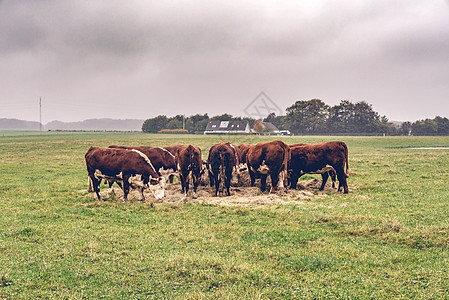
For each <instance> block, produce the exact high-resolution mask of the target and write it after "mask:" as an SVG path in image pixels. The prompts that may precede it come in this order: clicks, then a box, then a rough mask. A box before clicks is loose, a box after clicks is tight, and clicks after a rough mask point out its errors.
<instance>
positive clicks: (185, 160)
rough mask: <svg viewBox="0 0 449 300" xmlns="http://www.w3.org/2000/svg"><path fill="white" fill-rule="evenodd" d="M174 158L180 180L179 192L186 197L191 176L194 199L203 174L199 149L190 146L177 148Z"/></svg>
mask: <svg viewBox="0 0 449 300" xmlns="http://www.w3.org/2000/svg"><path fill="white" fill-rule="evenodd" d="M175 157H176V159H177V165H178V172H179V177H180V179H181V188H182V189H181V191H182V192H183V193H185V196H187V193H188V192H189V177H190V175H191V177H192V181H193V197H194V198H195V197H196V190H197V188H198V185H199V183H200V181H201V175H203V173H204V169H203V161H202V159H201V149H200V148H199V147H196V146H192V145H188V146H182V147H178V148H177V152H176V154H175Z"/></svg>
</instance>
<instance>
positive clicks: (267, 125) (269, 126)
mask: <svg viewBox="0 0 449 300" xmlns="http://www.w3.org/2000/svg"><path fill="white" fill-rule="evenodd" d="M262 123H263V125H265V127H266V128H268V129H269V130H270V131H279V129H278V128H277V127H276V126H274V125H273V123H270V122H262Z"/></svg>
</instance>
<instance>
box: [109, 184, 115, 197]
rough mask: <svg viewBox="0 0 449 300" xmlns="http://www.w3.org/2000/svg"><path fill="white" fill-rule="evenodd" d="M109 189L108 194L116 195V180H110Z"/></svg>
mask: <svg viewBox="0 0 449 300" xmlns="http://www.w3.org/2000/svg"><path fill="white" fill-rule="evenodd" d="M108 183H109V190H108V194H109V195H115V191H114V181H113V180H109V181H108Z"/></svg>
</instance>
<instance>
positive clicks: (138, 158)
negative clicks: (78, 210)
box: [85, 147, 165, 202]
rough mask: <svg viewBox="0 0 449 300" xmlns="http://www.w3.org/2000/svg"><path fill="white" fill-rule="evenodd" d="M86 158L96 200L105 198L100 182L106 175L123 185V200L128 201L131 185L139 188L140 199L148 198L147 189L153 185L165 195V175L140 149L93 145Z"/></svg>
mask: <svg viewBox="0 0 449 300" xmlns="http://www.w3.org/2000/svg"><path fill="white" fill-rule="evenodd" d="M85 160H86V167H87V173H88V176H89V178H90V180H91V182H92V185H93V189H94V193H95V194H94V197H95V199H97V200H102V198H101V195H100V183H101V181H102V180H103V179H106V180H108V181H113V182H114V181H115V182H118V183H119V185H120V186H121V187H122V189H123V202H126V201H127V198H128V193H129V189H130V187H132V188H137V189H139V193H140V200H141V201H144V200H145V196H144V194H143V190H144V189H150V190H151V192H152V193H153V195H154V197H155V198H156V199H161V198H163V197H164V187H165V179H164V178H163V177H160V176H159V175H158V174H157V172H156V169H155V168H154V166H153V165H152V163H151V161H150V160H149V159H148V157H147V156H146V155H145V154H143V153H142V152H140V151H138V150H135V149H133V150H125V149H113V148H95V147H91V148H90V149H89V150H88V151H87V153H86V155H85Z"/></svg>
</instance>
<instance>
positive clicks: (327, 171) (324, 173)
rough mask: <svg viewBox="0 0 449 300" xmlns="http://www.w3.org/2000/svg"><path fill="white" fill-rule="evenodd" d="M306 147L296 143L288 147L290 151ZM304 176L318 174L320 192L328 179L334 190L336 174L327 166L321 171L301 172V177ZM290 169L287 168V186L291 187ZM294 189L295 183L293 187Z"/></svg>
mask: <svg viewBox="0 0 449 300" xmlns="http://www.w3.org/2000/svg"><path fill="white" fill-rule="evenodd" d="M304 145H307V144H305V143H298V144H292V145H288V146H289V147H290V149H292V148H293V147H296V146H304ZM304 174H320V175H321V179H322V181H321V187H320V191H322V190H323V189H324V186H325V185H326V182H327V179H328V178H329V177H330V178H331V180H332V188H335V182H336V181H337V178H336V173H335V169H334V168H333V167H331V166H329V165H327V166H326V167H324V168H322V169H321V170H316V171H311V172H304V171H302V172H301V176H302V175H304ZM290 175H291V169H290V168H289V173H288V186H290V187H291V176H290ZM294 186H295V187H294V188H296V183H295V185H294Z"/></svg>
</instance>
